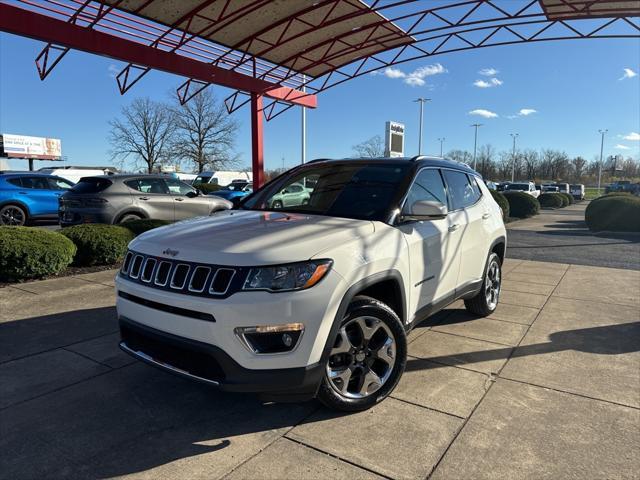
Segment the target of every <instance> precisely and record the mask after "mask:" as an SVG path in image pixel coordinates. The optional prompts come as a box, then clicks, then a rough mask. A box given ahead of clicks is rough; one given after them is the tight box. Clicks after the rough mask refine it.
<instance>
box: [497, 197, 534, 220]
mask: <svg viewBox="0 0 640 480" xmlns="http://www.w3.org/2000/svg"><path fill="white" fill-rule="evenodd" d="M505 198H506V199H507V201H508V202H509V215H511V216H512V217H516V218H529V217H533V216H534V215H537V214H538V213H540V202H538V200H537V199H536V198H534V197H533V196H531V195H529V194H528V193H524V192H517V191H512V192H508V193H506V194H505Z"/></svg>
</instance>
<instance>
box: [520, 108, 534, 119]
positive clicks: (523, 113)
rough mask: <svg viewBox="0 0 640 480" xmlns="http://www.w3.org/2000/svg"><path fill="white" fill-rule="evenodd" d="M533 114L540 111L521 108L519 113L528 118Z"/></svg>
mask: <svg viewBox="0 0 640 480" xmlns="http://www.w3.org/2000/svg"><path fill="white" fill-rule="evenodd" d="M532 113H538V111H537V110H534V109H533V108H521V109H520V111H519V112H518V115H520V116H522V117H526V116H528V115H531V114H532Z"/></svg>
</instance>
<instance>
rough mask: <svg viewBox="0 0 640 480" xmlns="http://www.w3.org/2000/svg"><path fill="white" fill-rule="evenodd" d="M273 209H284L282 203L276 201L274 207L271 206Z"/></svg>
mask: <svg viewBox="0 0 640 480" xmlns="http://www.w3.org/2000/svg"><path fill="white" fill-rule="evenodd" d="M271 208H273V209H274V210H280V209H281V208H282V202H281V201H280V200H276V201H275V202H273V205H271Z"/></svg>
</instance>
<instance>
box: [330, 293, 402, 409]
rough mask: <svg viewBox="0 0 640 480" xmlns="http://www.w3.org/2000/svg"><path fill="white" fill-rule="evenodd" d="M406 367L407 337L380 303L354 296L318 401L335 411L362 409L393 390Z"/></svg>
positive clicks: (344, 319) (394, 316)
mask: <svg viewBox="0 0 640 480" xmlns="http://www.w3.org/2000/svg"><path fill="white" fill-rule="evenodd" d="M406 363H407V336H406V332H405V329H404V325H403V324H402V322H401V321H400V319H399V318H398V315H396V313H395V312H394V311H393V310H392V309H391V308H389V307H388V306H387V305H385V304H384V303H382V302H380V301H378V300H375V299H373V298H371V297H365V296H357V297H355V298H354V299H353V301H352V302H351V304H350V305H349V308H348V309H347V313H346V315H345V317H344V318H343V319H342V321H341V324H340V329H339V330H338V335H337V337H336V340H335V343H334V346H333V349H332V350H331V353H330V354H329V358H328V359H327V363H326V365H325V373H324V376H323V379H322V383H321V384H320V388H319V390H318V399H319V400H320V401H321V402H322V403H323V404H324V405H325V406H327V407H328V408H331V409H333V410H341V411H344V412H356V411H361V410H366V409H368V408H370V407H372V406H374V405H375V404H377V403H379V402H380V401H382V400H384V399H385V398H386V397H387V396H388V395H389V394H390V393H391V392H392V391H393V389H394V388H395V387H396V385H397V384H398V381H399V380H400V377H401V376H402V373H403V372H404V368H405V365H406ZM347 372H348V373H347ZM345 380H346V383H345Z"/></svg>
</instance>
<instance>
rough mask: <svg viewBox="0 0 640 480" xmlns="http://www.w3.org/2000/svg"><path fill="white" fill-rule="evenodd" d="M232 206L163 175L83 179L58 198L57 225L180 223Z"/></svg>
mask: <svg viewBox="0 0 640 480" xmlns="http://www.w3.org/2000/svg"><path fill="white" fill-rule="evenodd" d="M231 206H232V204H231V202H229V201H228V200H225V199H223V198H220V197H216V196H213V195H202V194H200V192H198V190H196V189H195V188H193V187H192V186H191V185H187V184H186V183H184V182H181V181H180V180H178V179H175V178H170V177H166V176H163V175H109V176H107V175H101V176H95V177H84V178H81V179H80V181H79V182H78V183H77V184H76V185H74V186H73V188H71V189H70V190H69V191H68V192H66V193H65V194H64V195H62V196H61V197H60V205H59V212H58V213H59V219H60V225H62V226H68V225H77V224H80V223H122V222H125V221H127V220H135V219H140V218H153V219H159V220H169V221H176V220H183V219H185V218H190V217H197V216H203V215H210V214H211V213H213V212H217V211H219V210H227V209H229V208H231Z"/></svg>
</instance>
